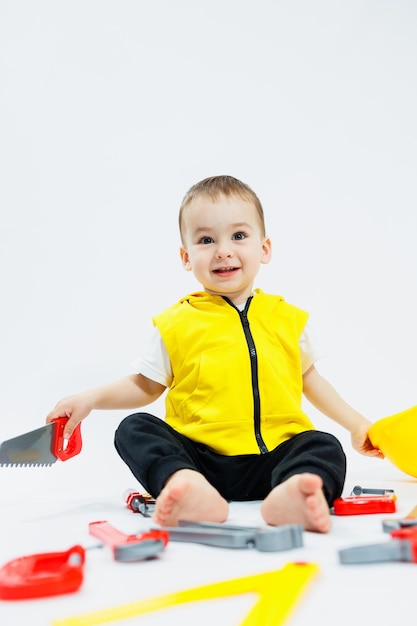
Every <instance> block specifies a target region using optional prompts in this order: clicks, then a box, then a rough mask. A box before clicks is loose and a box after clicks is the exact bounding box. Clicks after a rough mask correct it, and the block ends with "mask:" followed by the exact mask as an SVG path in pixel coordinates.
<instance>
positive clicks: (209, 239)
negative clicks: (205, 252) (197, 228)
mask: <svg viewBox="0 0 417 626" xmlns="http://www.w3.org/2000/svg"><path fill="white" fill-rule="evenodd" d="M213 241H214V239H213V238H212V237H201V239H200V243H205V244H207V243H213Z"/></svg>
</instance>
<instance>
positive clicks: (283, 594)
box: [0, 406, 417, 626]
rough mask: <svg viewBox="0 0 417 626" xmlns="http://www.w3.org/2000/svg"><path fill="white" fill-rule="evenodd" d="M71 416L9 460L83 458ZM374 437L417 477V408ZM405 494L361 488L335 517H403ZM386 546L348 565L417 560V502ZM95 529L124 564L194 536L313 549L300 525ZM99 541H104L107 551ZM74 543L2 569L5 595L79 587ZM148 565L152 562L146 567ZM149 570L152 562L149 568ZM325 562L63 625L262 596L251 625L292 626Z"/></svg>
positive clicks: (395, 523)
mask: <svg viewBox="0 0 417 626" xmlns="http://www.w3.org/2000/svg"><path fill="white" fill-rule="evenodd" d="M65 423H66V418H58V419H56V420H54V421H53V422H51V423H50V424H46V425H45V426H43V427H41V428H38V429H36V430H34V431H31V432H27V433H24V434H23V435H20V436H18V437H14V438H13V439H9V440H7V441H4V442H3V443H1V444H0V466H8V467H13V466H29V467H32V466H51V465H53V464H54V463H55V462H56V461H58V460H59V461H66V460H68V459H70V458H72V457H74V456H75V455H77V454H79V453H80V451H81V448H82V439H81V430H80V425H78V426H77V427H76V429H75V430H74V432H73V434H72V435H71V437H70V439H69V440H68V441H65V440H64V436H63V433H64V428H65ZM369 437H370V438H371V441H372V443H373V445H374V446H376V447H378V448H379V449H380V450H381V451H382V452H383V454H384V455H385V457H386V458H388V459H389V460H390V461H391V462H392V463H393V464H394V465H396V466H397V467H398V468H399V469H401V470H402V471H404V472H405V473H407V474H409V475H411V476H413V477H416V478H417V454H416V444H415V442H416V441H417V406H416V407H413V408H411V409H408V410H407V411H403V412H402V413H398V414H396V415H393V416H391V417H387V418H383V419H381V420H379V421H378V422H376V423H375V424H373V426H372V427H371V429H370V431H369ZM124 503H125V506H127V508H128V509H129V510H130V511H132V513H135V514H139V515H142V516H143V517H147V518H150V517H151V516H152V512H153V510H154V506H155V500H154V499H153V498H152V496H151V495H150V494H147V493H140V492H135V491H132V490H131V491H128V492H125V494H124ZM396 503H397V497H396V495H395V493H394V491H393V490H392V489H384V488H381V489H373V488H366V487H361V486H360V485H355V486H354V487H353V489H352V492H351V494H350V495H349V496H347V497H344V498H338V499H337V500H335V502H334V505H333V509H332V513H333V515H336V516H337V515H351V516H355V515H369V514H378V513H379V514H381V513H382V514H395V513H396ZM382 525H383V531H385V533H386V535H387V540H386V541H384V542H382V543H375V544H369V545H360V546H352V547H348V548H343V549H341V550H339V552H338V556H339V561H340V563H341V564H346V565H349V564H352V563H355V564H358V563H378V562H384V561H405V562H413V563H415V562H417V506H416V507H415V508H414V509H413V510H412V511H411V512H410V513H409V514H408V515H407V516H406V517H405V518H396V517H395V516H393V517H390V518H384V519H383V521H382ZM88 530H89V534H90V535H92V536H94V537H96V538H97V539H99V540H100V542H101V543H100V544H99V546H100V547H102V546H105V547H107V548H109V549H110V551H111V556H112V559H113V560H115V561H119V562H122V563H128V562H129V563H132V562H142V563H146V562H147V561H149V560H151V559H152V560H153V559H159V558H162V559H163V555H164V553H165V550H166V549H167V548H169V544H170V542H190V543H199V544H203V545H207V546H212V547H218V548H226V549H254V550H257V551H258V552H280V551H290V550H293V549H296V548H302V547H303V545H304V544H303V532H304V531H303V528H302V527H301V526H299V525H296V524H288V525H283V526H279V527H269V526H263V527H259V528H258V527H247V526H236V525H234V526H232V525H230V524H228V523H227V522H226V523H223V524H213V523H204V522H200V523H195V522H193V523H192V522H185V521H180V522H179V525H178V526H177V527H175V528H163V529H161V528H151V529H150V530H148V531H147V532H140V533H138V534H126V533H123V532H122V531H120V530H118V529H116V528H114V527H113V526H111V525H110V524H109V522H107V521H102V520H99V521H92V522H90V523H89V526H88ZM99 546H94V547H99ZM87 549H90V548H85V547H83V546H82V545H78V544H77V545H74V546H72V547H70V548H69V549H67V550H63V551H61V552H49V553H48V552H47V553H41V554H32V555H27V556H21V557H18V558H15V559H13V560H11V561H9V562H7V563H5V564H4V565H2V566H1V565H0V600H3V601H19V600H23V599H25V600H30V599H33V598H39V597H46V596H56V595H60V594H67V593H74V592H77V591H78V590H79V589H80V587H81V586H82V583H83V579H84V564H85V560H86V551H87ZM141 567H142V566H141ZM144 567H146V566H145V565H144ZM318 571H319V568H318V565H317V564H309V563H299V562H297V563H288V564H287V565H285V566H284V567H283V568H282V569H280V570H277V571H273V572H268V573H265V574H257V575H254V576H247V577H243V578H238V579H234V580H228V581H223V582H219V583H214V584H210V585H205V586H203V587H198V588H194V589H188V590H183V591H179V592H176V593H174V594H168V595H166V596H159V597H155V598H150V599H147V600H143V601H140V602H136V603H133V604H129V605H124V606H121V607H116V608H114V609H106V610H105V611H98V612H96V613H90V614H87V615H83V616H79V617H75V618H68V619H64V620H59V621H56V622H53V626H77V625H78V624H83V626H88V625H91V626H92V625H93V624H102V623H105V622H110V621H115V620H119V619H122V618H125V617H131V616H136V615H141V614H143V613H148V612H149V611H153V610H157V609H160V608H165V607H168V606H173V605H176V604H180V603H184V602H192V601H195V600H202V599H204V600H208V599H211V598H219V597H222V596H227V595H234V594H240V593H248V592H253V593H256V594H258V600H257V602H256V603H255V604H254V606H253V607H252V609H251V610H250V612H249V613H248V615H247V616H246V617H245V619H244V621H243V622H242V626H258V625H259V624H263V626H277V625H279V624H282V623H283V622H284V620H285V619H286V617H287V616H288V613H289V611H290V610H291V609H292V607H293V604H294V603H295V602H296V601H297V599H298V598H299V596H300V594H301V592H302V591H303V589H304V588H305V587H306V585H307V583H308V582H309V581H310V580H311V579H312V578H314V577H315V576H316V574H317V573H318Z"/></svg>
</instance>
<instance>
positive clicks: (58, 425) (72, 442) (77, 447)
mask: <svg viewBox="0 0 417 626" xmlns="http://www.w3.org/2000/svg"><path fill="white" fill-rule="evenodd" d="M67 421H68V418H67V417H57V418H56V419H54V420H53V422H54V429H53V435H52V454H54V455H55V456H56V457H57V459H60V461H67V460H68V459H71V458H72V457H73V456H76V455H77V454H79V453H80V452H81V448H82V443H83V442H82V438H81V422H80V423H79V424H77V426H76V427H75V428H74V431H73V433H72V435H71V437H70V438H69V439H68V440H65V439H64V429H65V424H66V423H67Z"/></svg>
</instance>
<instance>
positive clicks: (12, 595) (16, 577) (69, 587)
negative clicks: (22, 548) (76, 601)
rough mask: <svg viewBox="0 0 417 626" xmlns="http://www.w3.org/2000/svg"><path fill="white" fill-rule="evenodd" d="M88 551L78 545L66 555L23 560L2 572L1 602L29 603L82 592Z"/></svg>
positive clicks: (11, 562)
mask: <svg viewBox="0 0 417 626" xmlns="http://www.w3.org/2000/svg"><path fill="white" fill-rule="evenodd" d="M84 561H85V551H84V548H83V547H82V546H79V545H75V546H72V548H70V549H69V550H66V551H65V552H45V553H41V554H32V555H29V556H22V557H19V558H17V559H13V560H12V561H9V562H8V563H6V564H5V565H3V567H2V568H1V569H0V599H1V600H26V599H30V598H42V597H46V596H56V595H60V594H63V593H72V592H74V591H78V589H79V588H80V587H81V584H82V582H83V565H84Z"/></svg>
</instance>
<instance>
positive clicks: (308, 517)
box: [261, 472, 332, 533]
mask: <svg viewBox="0 0 417 626" xmlns="http://www.w3.org/2000/svg"><path fill="white" fill-rule="evenodd" d="M322 487H323V481H322V479H321V478H320V476H317V475H316V474H309V473H307V472H306V473H304V474H296V475H294V476H291V477H290V478H289V479H288V480H286V481H285V482H283V483H281V484H280V485H277V486H276V487H274V489H273V490H272V491H271V493H269V494H268V495H267V497H266V498H265V500H264V501H263V502H262V506H261V513H262V516H263V518H264V520H265V522H266V523H267V524H270V525H271V526H281V525H282V524H301V525H302V526H303V527H304V529H305V530H314V531H316V532H320V533H327V532H328V531H329V530H330V528H331V525H332V523H331V518H330V510H329V507H328V504H327V502H326V498H325V497H324V493H323V491H322Z"/></svg>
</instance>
